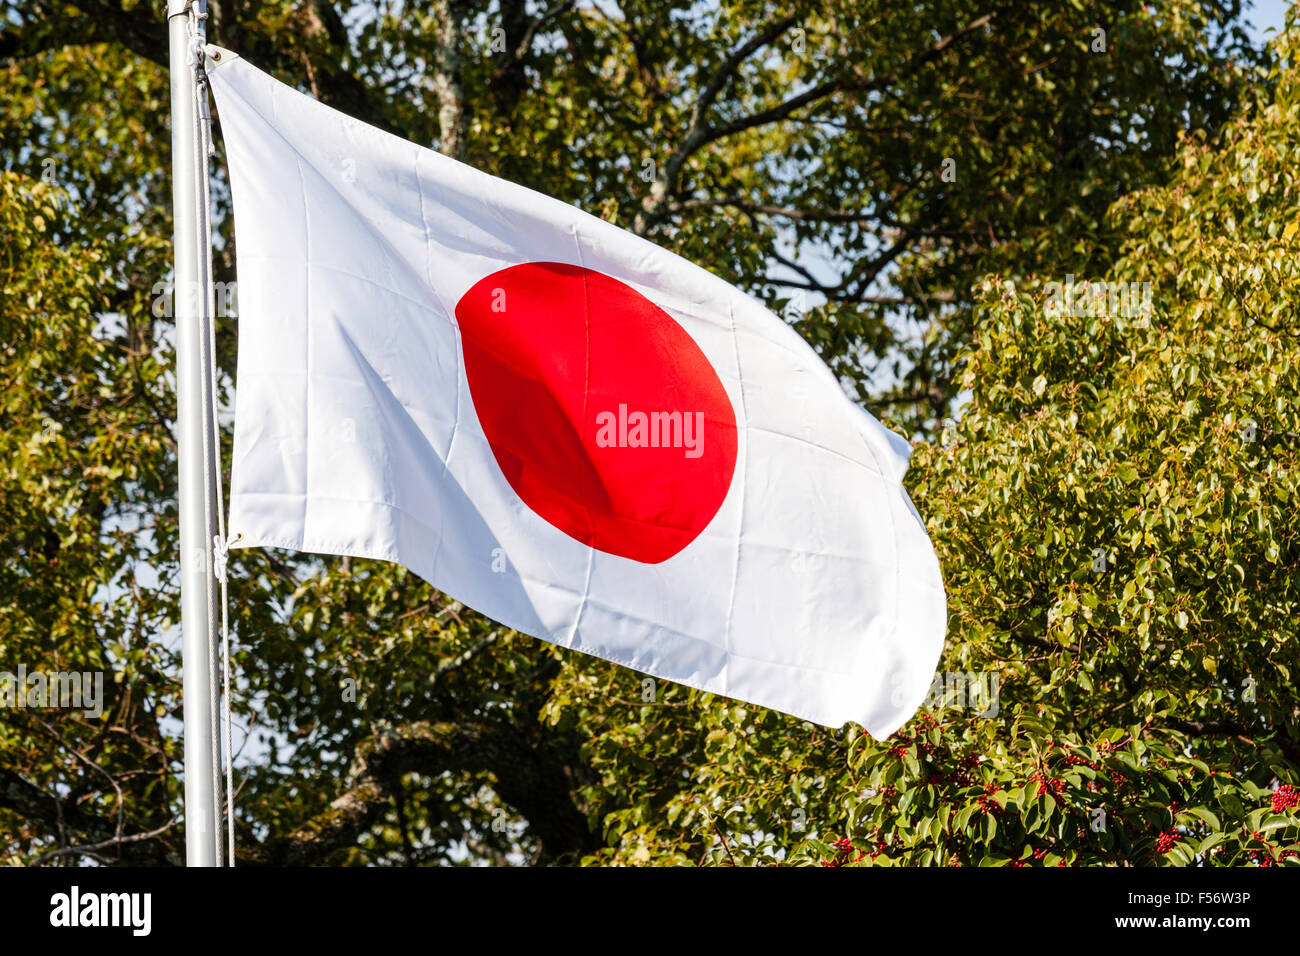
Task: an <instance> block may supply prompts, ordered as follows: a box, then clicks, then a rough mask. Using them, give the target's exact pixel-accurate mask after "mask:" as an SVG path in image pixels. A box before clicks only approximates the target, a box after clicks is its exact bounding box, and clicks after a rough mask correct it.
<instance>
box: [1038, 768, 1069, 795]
mask: <svg viewBox="0 0 1300 956" xmlns="http://www.w3.org/2000/svg"><path fill="white" fill-rule="evenodd" d="M1035 781H1037V782H1038V793H1037V794H1036V795H1037V796H1040V797H1041V796H1042V795H1043V794H1045V793H1051V794H1052V795H1053V796H1056V795H1057V794H1059V793H1061V792H1063V791H1064V790H1065V781H1064V780H1062V779H1060V778H1059V777H1049V776H1048V775H1047V774H1046V773H1044V772H1043V771H1041V770H1035V771H1034V772H1033V773H1032V774H1030V775H1029V782H1030V783H1034V782H1035Z"/></svg>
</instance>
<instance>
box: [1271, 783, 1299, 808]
mask: <svg viewBox="0 0 1300 956" xmlns="http://www.w3.org/2000/svg"><path fill="white" fill-rule="evenodd" d="M1297 804H1300V790H1298V789H1296V788H1295V787H1293V786H1291V784H1289V783H1284V784H1283V785H1282V786H1280V787H1278V788H1277V789H1276V790H1274V791H1273V812H1274V813H1286V812H1287V811H1288V810H1294V809H1295V808H1296V805H1297Z"/></svg>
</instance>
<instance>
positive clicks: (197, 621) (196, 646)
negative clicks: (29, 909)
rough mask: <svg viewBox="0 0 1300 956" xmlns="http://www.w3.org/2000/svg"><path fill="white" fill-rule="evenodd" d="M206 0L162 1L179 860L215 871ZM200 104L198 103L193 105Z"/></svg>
mask: <svg viewBox="0 0 1300 956" xmlns="http://www.w3.org/2000/svg"><path fill="white" fill-rule="evenodd" d="M206 15H207V4H206V0H168V3H167V30H168V36H169V40H170V47H171V49H170V54H171V57H170V68H171V98H172V211H173V216H174V230H175V232H174V241H175V247H174V251H175V289H174V294H173V301H174V303H175V316H176V448H177V459H178V464H179V469H178V471H179V498H180V501H179V507H178V514H179V516H180V572H181V656H182V662H183V670H184V674H183V687H182V691H183V694H184V707H185V862H186V864H187V865H189V866H220V865H221V862H222V860H221V850H222V846H221V826H220V821H221V775H220V772H219V765H220V756H221V755H220V746H221V745H220V742H219V738H218V736H217V719H216V713H217V700H216V668H215V666H214V665H215V659H216V648H215V643H216V631H217V620H216V612H217V599H216V578H215V575H214V563H213V553H212V546H213V545H212V539H213V535H214V534H215V533H216V503H215V500H214V498H215V495H216V482H217V481H218V480H220V476H219V475H218V474H217V473H216V464H215V463H216V462H217V461H218V458H217V454H216V449H215V448H214V447H213V438H212V435H213V427H212V421H213V419H212V417H211V416H213V415H215V414H216V411H215V409H214V408H212V407H211V402H210V399H209V395H210V392H209V374H210V372H211V363H212V362H213V361H214V356H213V355H212V354H211V353H210V351H209V346H208V342H209V334H208V323H210V322H211V321H212V304H211V302H210V299H209V294H208V290H209V288H210V283H209V280H210V278H211V270H212V244H211V229H210V225H209V221H208V210H207V209H206V208H204V202H203V199H202V197H204V196H205V195H206V192H205V190H204V188H203V187H204V185H205V184H204V182H203V180H202V179H201V177H204V176H207V175H208V157H207V155H206V153H205V150H204V148H203V147H204V142H205V137H203V136H201V135H200V134H201V130H200V125H199V124H200V123H201V122H202V121H203V120H204V117H205V116H206V115H207V95H208V93H207V86H206V84H201V83H200V82H199V69H200V66H201V62H202V61H201V59H199V58H201V57H202V55H203V53H202V50H203V42H204V33H203V19H204V18H205V17H206ZM200 97H202V102H200Z"/></svg>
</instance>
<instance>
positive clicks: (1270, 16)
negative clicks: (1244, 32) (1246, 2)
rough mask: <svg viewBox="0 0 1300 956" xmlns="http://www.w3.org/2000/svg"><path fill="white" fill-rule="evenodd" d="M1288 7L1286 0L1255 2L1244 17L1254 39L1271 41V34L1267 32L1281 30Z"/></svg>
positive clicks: (1257, 0) (1261, 0) (1260, 0)
mask: <svg viewBox="0 0 1300 956" xmlns="http://www.w3.org/2000/svg"><path fill="white" fill-rule="evenodd" d="M1288 6H1290V3H1289V2H1288V0H1255V2H1254V4H1253V5H1252V7H1251V9H1249V10H1247V11H1246V16H1245V19H1246V22H1247V23H1248V24H1249V25H1250V30H1251V32H1252V33H1253V34H1254V35H1255V39H1257V40H1267V39H1271V38H1272V36H1273V34H1272V33H1270V32H1269V31H1270V29H1271V30H1272V31H1273V32H1276V31H1278V30H1281V29H1282V21H1283V20H1284V19H1285V18H1286V8H1287V7H1288Z"/></svg>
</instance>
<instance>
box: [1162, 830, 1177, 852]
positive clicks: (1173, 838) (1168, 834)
mask: <svg viewBox="0 0 1300 956" xmlns="http://www.w3.org/2000/svg"><path fill="white" fill-rule="evenodd" d="M1182 838H1183V835H1182V834H1181V833H1179V832H1178V831H1177V830H1165V831H1164V832H1163V833H1161V834H1160V836H1158V837H1156V852H1157V853H1168V852H1169V851H1170V850H1172V849H1173V848H1174V847H1175V846H1177V845H1178V841H1180V840H1181V839H1182Z"/></svg>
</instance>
